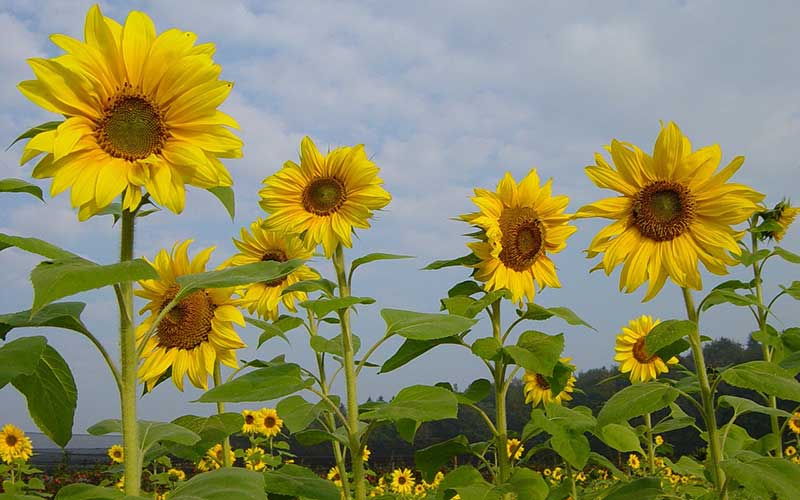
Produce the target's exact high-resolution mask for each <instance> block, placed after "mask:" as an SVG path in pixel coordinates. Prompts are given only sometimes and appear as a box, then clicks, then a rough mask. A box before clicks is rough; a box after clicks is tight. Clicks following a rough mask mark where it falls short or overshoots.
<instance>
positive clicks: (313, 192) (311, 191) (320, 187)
mask: <svg viewBox="0 0 800 500" xmlns="http://www.w3.org/2000/svg"><path fill="white" fill-rule="evenodd" d="M346 199H347V192H346V190H345V187H344V184H343V183H342V181H340V180H339V179H337V178H336V177H320V178H318V179H314V180H313V181H311V183H310V184H309V185H308V186H306V188H305V190H304V191H303V208H305V209H306V211H307V212H311V213H312V214H314V215H321V216H325V215H330V214H332V213H334V212H336V211H337V210H339V209H340V208H341V207H342V205H343V204H344V202H345V200H346Z"/></svg>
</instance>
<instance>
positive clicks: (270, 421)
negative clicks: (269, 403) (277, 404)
mask: <svg viewBox="0 0 800 500" xmlns="http://www.w3.org/2000/svg"><path fill="white" fill-rule="evenodd" d="M264 427H266V428H267V429H272V428H273V427H275V417H267V418H265V419H264Z"/></svg>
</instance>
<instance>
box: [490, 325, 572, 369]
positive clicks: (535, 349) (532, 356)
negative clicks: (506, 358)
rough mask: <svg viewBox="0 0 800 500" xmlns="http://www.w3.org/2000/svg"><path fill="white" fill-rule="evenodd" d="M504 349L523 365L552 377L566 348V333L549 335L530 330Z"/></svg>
mask: <svg viewBox="0 0 800 500" xmlns="http://www.w3.org/2000/svg"><path fill="white" fill-rule="evenodd" d="M504 350H505V351H506V352H507V353H508V354H509V355H510V356H511V357H512V358H514V361H515V362H516V363H517V364H518V365H520V366H521V367H523V368H525V369H527V370H531V371H533V372H535V373H539V374H541V375H543V376H545V377H550V376H552V375H553V368H555V366H556V364H557V363H558V358H559V356H561V352H562V351H563V350H564V334H561V333H559V334H558V335H547V334H546V333H542V332H537V331H533V330H529V331H527V332H524V333H522V335H520V336H519V340H517V345H515V346H507V347H505V348H504Z"/></svg>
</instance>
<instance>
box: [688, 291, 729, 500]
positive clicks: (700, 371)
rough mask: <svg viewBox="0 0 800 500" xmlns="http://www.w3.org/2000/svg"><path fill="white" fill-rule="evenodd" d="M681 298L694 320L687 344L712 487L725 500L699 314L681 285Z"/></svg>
mask: <svg viewBox="0 0 800 500" xmlns="http://www.w3.org/2000/svg"><path fill="white" fill-rule="evenodd" d="M681 290H682V291H683V300H684V303H685V305H686V313H687V315H688V317H689V320H690V321H692V322H694V324H695V328H694V329H693V330H692V332H691V333H690V334H689V344H691V346H692V357H693V358H694V363H695V372H696V373H697V381H698V382H699V384H700V396H701V402H702V405H703V420H704V421H705V423H706V433H707V434H708V450H709V455H710V457H711V464H710V466H711V467H710V468H711V477H712V479H713V481H714V488H715V489H716V491H717V494H718V496H719V498H720V499H721V500H727V498H728V493H727V489H726V482H725V473H724V472H723V471H722V448H721V447H720V440H719V431H718V429H717V418H716V413H715V412H714V394H713V392H712V390H711V385H710V384H709V381H708V373H707V372H706V361H705V358H704V357H703V346H702V344H701V340H700V327H699V321H698V320H699V316H698V314H697V309H696V308H695V306H694V299H693V298H692V292H691V291H690V290H689V289H688V288H686V287H682V288H681Z"/></svg>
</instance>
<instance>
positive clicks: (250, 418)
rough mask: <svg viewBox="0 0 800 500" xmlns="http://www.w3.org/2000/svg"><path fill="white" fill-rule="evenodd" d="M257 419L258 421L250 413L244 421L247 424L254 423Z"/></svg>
mask: <svg viewBox="0 0 800 500" xmlns="http://www.w3.org/2000/svg"><path fill="white" fill-rule="evenodd" d="M255 421H256V419H255V417H253V416H252V415H248V416H246V417H244V423H246V424H247V425H253V422H255Z"/></svg>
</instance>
